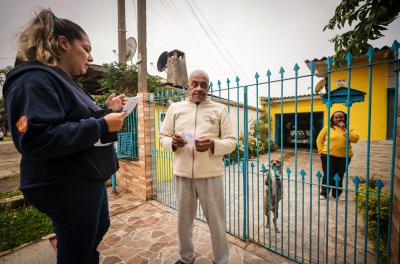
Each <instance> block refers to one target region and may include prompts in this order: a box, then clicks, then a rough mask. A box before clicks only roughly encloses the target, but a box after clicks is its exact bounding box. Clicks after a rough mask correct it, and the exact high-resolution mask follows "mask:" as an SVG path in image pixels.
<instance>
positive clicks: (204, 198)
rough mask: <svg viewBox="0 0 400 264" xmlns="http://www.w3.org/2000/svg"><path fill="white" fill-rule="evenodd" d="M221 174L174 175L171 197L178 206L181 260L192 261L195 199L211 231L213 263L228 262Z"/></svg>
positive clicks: (193, 255)
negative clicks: (174, 198) (173, 193)
mask: <svg viewBox="0 0 400 264" xmlns="http://www.w3.org/2000/svg"><path fill="white" fill-rule="evenodd" d="M223 184H224V183H223V177H222V176H218V177H212V178H205V179H196V180H193V179H190V178H185V177H179V176H175V196H176V205H177V209H178V238H179V254H180V257H181V261H183V262H184V263H193V262H194V260H195V254H194V247H193V241H192V236H193V232H192V231H193V220H194V217H195V215H196V211H197V198H198V199H199V200H200V205H201V208H202V209H203V213H204V216H205V217H206V220H207V223H208V227H209V229H210V233H211V243H212V249H213V253H214V261H215V263H216V264H227V263H228V261H229V248H228V241H227V239H226V234H225V211H224V210H225V209H224V188H223Z"/></svg>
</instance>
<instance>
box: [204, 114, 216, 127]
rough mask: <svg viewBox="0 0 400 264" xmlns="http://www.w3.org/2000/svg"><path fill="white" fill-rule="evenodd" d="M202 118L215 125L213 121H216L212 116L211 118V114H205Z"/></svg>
mask: <svg viewBox="0 0 400 264" xmlns="http://www.w3.org/2000/svg"><path fill="white" fill-rule="evenodd" d="M203 120H204V121H206V122H208V123H210V124H212V125H215V122H216V120H215V119H213V118H212V117H211V116H209V115H205V116H204V117H203Z"/></svg>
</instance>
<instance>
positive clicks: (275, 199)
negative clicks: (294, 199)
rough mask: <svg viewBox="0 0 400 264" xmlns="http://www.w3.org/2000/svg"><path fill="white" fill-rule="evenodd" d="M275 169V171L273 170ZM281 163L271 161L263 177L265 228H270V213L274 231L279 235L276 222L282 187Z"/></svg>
mask: <svg viewBox="0 0 400 264" xmlns="http://www.w3.org/2000/svg"><path fill="white" fill-rule="evenodd" d="M275 168H276V169H275ZM281 172H282V171H281V162H280V161H279V160H271V162H270V165H269V171H267V174H266V177H265V198H264V200H265V211H264V213H265V215H266V216H267V228H269V227H270V217H269V216H270V213H269V212H268V210H269V211H271V212H272V215H273V219H272V220H273V222H274V226H275V231H276V232H277V233H279V232H280V231H279V228H278V226H277V223H276V220H277V219H278V216H279V202H280V201H281V194H282V185H281Z"/></svg>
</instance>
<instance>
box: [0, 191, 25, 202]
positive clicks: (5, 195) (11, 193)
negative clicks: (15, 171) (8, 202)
mask: <svg viewBox="0 0 400 264" xmlns="http://www.w3.org/2000/svg"><path fill="white" fill-rule="evenodd" d="M21 194H22V193H21V191H20V190H18V189H15V190H9V191H4V192H0V200H3V199H6V198H10V197H14V196H17V195H21Z"/></svg>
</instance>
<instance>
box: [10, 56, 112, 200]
mask: <svg viewBox="0 0 400 264" xmlns="http://www.w3.org/2000/svg"><path fill="white" fill-rule="evenodd" d="M3 95H4V98H5V101H6V111H7V115H8V121H9V128H10V130H11V134H12V137H13V141H14V143H15V145H16V147H17V149H18V151H19V152H20V153H21V154H22V159H21V186H20V189H21V190H22V191H23V192H24V194H25V192H29V191H30V190H40V189H41V188H46V187H49V186H66V185H68V184H70V183H71V182H73V183H77V182H90V181H96V182H101V181H105V180H107V179H108V178H109V177H110V176H111V174H113V173H114V172H115V171H116V170H117V169H118V161H117V159H116V155H115V150H114V146H113V144H111V145H108V146H101V147H97V146H94V144H95V143H96V142H97V141H98V140H99V138H100V137H101V136H104V135H105V134H106V133H107V129H108V127H107V123H106V121H105V120H104V118H95V116H96V113H97V112H98V111H99V110H101V108H100V107H99V106H98V105H96V103H95V102H94V101H93V100H92V99H91V97H89V96H88V95H87V94H86V93H85V92H84V91H83V90H82V89H81V88H80V87H79V86H78V85H77V84H76V83H75V82H74V81H73V80H72V79H71V77H70V76H69V75H68V74H66V73H65V72H64V71H63V70H62V69H60V68H56V67H49V66H46V65H44V64H42V63H39V62H25V63H22V64H20V65H18V66H17V67H15V68H14V69H12V70H11V71H10V73H9V74H8V75H7V78H6V82H5V84H4V87H3ZM25 121H27V122H25Z"/></svg>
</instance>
